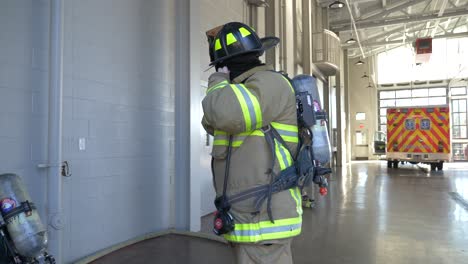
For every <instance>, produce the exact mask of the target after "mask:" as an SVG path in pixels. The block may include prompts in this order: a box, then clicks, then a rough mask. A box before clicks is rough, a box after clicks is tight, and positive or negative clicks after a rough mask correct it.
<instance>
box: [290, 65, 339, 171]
mask: <svg viewBox="0 0 468 264" xmlns="http://www.w3.org/2000/svg"><path fill="white" fill-rule="evenodd" d="M292 81H293V84H294V89H295V90H296V93H299V92H307V93H309V94H310V95H311V96H312V100H313V102H312V103H313V107H314V113H315V120H316V121H315V124H314V125H313V126H311V127H310V129H311V131H312V134H313V143H312V149H313V151H314V159H315V160H316V161H318V162H320V165H322V166H329V165H330V159H331V148H330V139H329V137H328V129H327V121H328V120H327V116H326V113H325V112H324V111H323V110H322V103H321V101H320V95H319V92H318V87H317V80H316V79H315V78H314V77H313V76H310V75H304V74H301V75H297V76H296V77H294V78H293V79H292Z"/></svg>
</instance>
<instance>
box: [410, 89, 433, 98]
mask: <svg viewBox="0 0 468 264" xmlns="http://www.w3.org/2000/svg"><path fill="white" fill-rule="evenodd" d="M411 92H412V96H413V97H425V96H428V95H429V94H428V89H414V90H413V91H411Z"/></svg>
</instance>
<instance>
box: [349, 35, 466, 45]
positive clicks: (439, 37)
mask: <svg viewBox="0 0 468 264" xmlns="http://www.w3.org/2000/svg"><path fill="white" fill-rule="evenodd" d="M467 36H468V32H463V33H449V34H445V35H438V36H435V37H434V38H433V39H441V38H447V39H452V38H463V37H467ZM416 39H417V38H409V39H407V40H406V42H408V43H410V42H413V41H415V40H416ZM396 44H402V40H401V39H400V40H391V41H379V42H371V43H365V46H366V47H379V46H385V45H396ZM354 48H358V47H357V46H356V45H351V46H349V47H348V49H354Z"/></svg>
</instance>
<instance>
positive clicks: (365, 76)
mask: <svg viewBox="0 0 468 264" xmlns="http://www.w3.org/2000/svg"><path fill="white" fill-rule="evenodd" d="M361 78H369V75H367V74H366V73H364V75H363V76H361Z"/></svg>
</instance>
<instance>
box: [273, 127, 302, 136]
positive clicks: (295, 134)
mask: <svg viewBox="0 0 468 264" xmlns="http://www.w3.org/2000/svg"><path fill="white" fill-rule="evenodd" d="M275 129H276V131H278V133H279V134H280V136H289V137H297V132H293V131H287V130H281V129H278V128H275Z"/></svg>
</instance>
